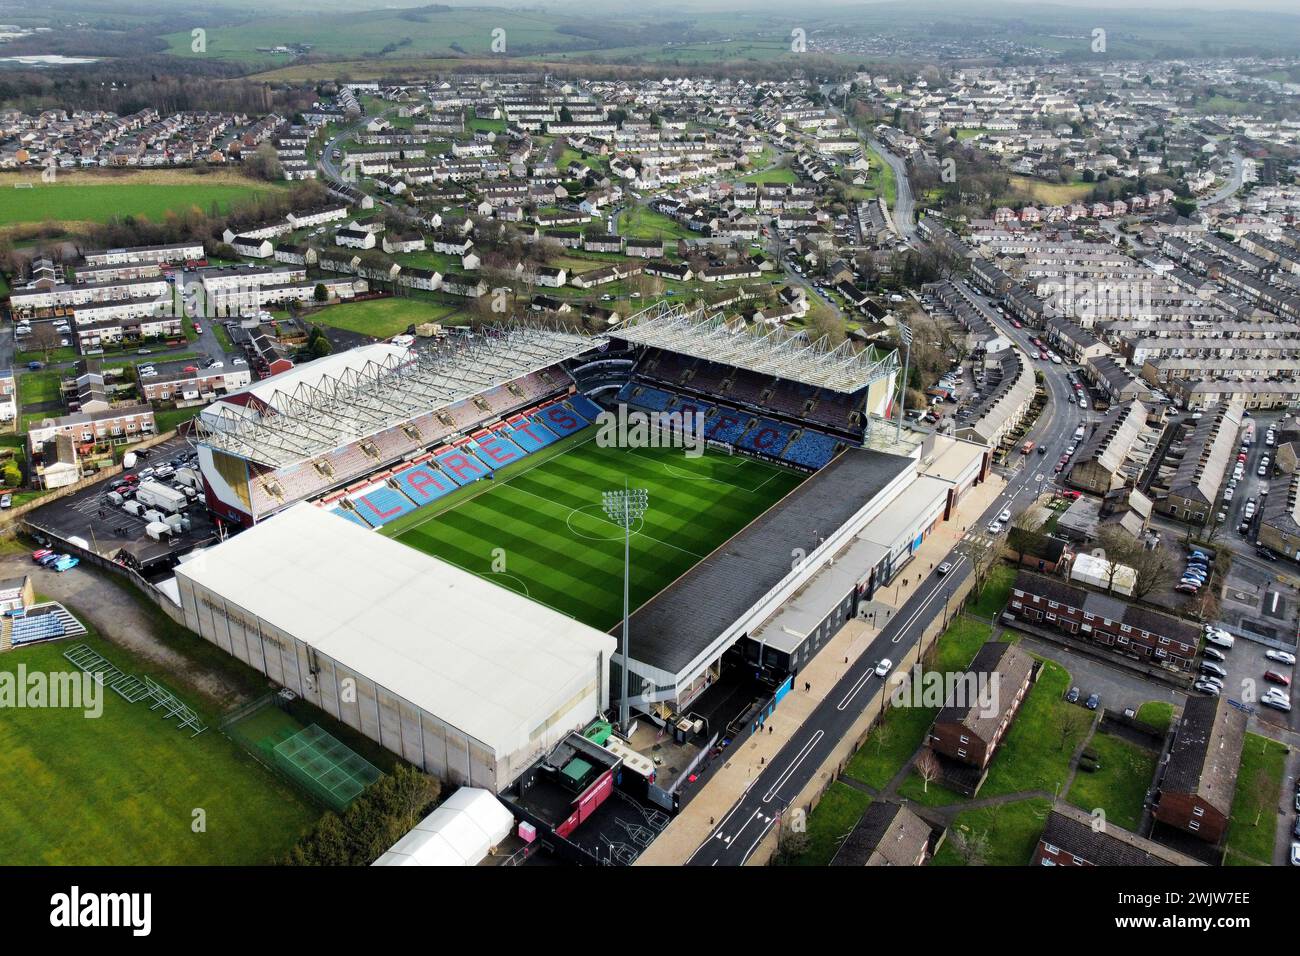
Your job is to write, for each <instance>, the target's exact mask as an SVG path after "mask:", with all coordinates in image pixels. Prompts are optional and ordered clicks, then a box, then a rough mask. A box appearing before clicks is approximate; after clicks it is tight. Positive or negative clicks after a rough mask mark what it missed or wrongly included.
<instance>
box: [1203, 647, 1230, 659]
mask: <svg viewBox="0 0 1300 956" xmlns="http://www.w3.org/2000/svg"><path fill="white" fill-rule="evenodd" d="M1201 653H1202V654H1204V655H1205V656H1206V657H1208V658H1209V659H1210V660H1212V661H1226V660H1227V659H1228V655H1227V654H1225V653H1223V651H1221V650H1219V649H1218V648H1217V647H1207V648H1206V649H1205V650H1204V651H1202V652H1201Z"/></svg>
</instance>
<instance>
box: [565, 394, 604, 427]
mask: <svg viewBox="0 0 1300 956" xmlns="http://www.w3.org/2000/svg"><path fill="white" fill-rule="evenodd" d="M568 404H569V407H571V408H572V409H573V410H574V411H575V412H577V413H578V414H579V415H581V416H582V417H583V418H585V419H586V420H587V421H589V422H594V421H595V420H596V416H597V415H599V414H600V411H601V409H600V406H599V405H597V404H596V403H595V402H593V401H592V400H591V399H589V398H588V397H587V396H586V395H570V396H569V398H568Z"/></svg>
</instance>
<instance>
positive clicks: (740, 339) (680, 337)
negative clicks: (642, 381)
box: [609, 303, 898, 395]
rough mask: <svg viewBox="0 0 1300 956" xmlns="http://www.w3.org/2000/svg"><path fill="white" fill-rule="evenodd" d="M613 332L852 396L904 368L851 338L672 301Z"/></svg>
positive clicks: (627, 338) (891, 357) (616, 335)
mask: <svg viewBox="0 0 1300 956" xmlns="http://www.w3.org/2000/svg"><path fill="white" fill-rule="evenodd" d="M609 335H610V337H611V338H616V339H622V340H624V341H626V342H632V343H635V344H637V345H646V346H650V347H651V348H659V349H664V350H665V351H669V352H677V353H680V354H682V355H690V356H693V357H696V358H703V359H708V360H710V361H714V362H721V363H723V364H726V365H732V366H735V367H736V368H743V369H747V370H749V371H751V372H757V373H758V374H760V375H772V376H775V377H776V378H781V379H785V380H786V381H787V382H799V383H800V384H803V385H811V386H814V387H816V388H824V389H828V390H830V391H833V392H841V393H843V394H846V395H852V394H854V393H856V392H859V391H861V390H862V389H864V388H866V387H867V386H868V385H871V384H872V383H873V382H876V381H878V380H880V379H882V378H885V377H886V376H888V375H890V374H891V373H892V372H894V371H895V370H897V369H898V355H897V353H896V352H889V353H888V354H887V355H885V357H884V358H876V357H875V356H874V355H873V353H872V350H870V349H858V348H856V347H855V346H854V345H853V344H852V343H851V342H849V341H848V340H847V339H846V340H844V341H843V342H841V343H840V344H839V345H832V344H831V342H830V340H829V339H828V338H827V337H825V336H823V337H822V338H820V339H817V340H816V341H812V342H810V341H809V340H808V338H807V336H805V335H804V334H803V333H802V332H791V331H789V330H787V329H785V328H783V327H781V326H776V327H774V328H772V329H770V330H764V331H755V330H751V329H749V328H747V327H743V326H740V327H738V326H736V325H733V324H731V323H728V322H727V321H726V319H725V318H724V317H723V316H722V315H721V314H713V315H709V314H707V313H706V312H705V311H704V310H703V309H696V310H691V309H689V308H687V307H686V306H684V305H677V304H669V303H660V304H658V305H654V306H651V307H650V308H648V309H645V310H643V311H642V312H639V313H637V314H636V315H634V316H632V317H631V318H630V319H629V320H628V324H627V325H626V326H624V327H623V328H620V329H614V330H612V331H610V333H609Z"/></svg>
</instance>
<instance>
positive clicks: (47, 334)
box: [27, 322, 62, 365]
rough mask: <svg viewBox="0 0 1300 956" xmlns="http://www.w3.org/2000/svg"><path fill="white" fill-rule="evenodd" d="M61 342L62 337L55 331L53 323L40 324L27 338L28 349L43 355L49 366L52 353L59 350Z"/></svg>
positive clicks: (34, 327)
mask: <svg viewBox="0 0 1300 956" xmlns="http://www.w3.org/2000/svg"><path fill="white" fill-rule="evenodd" d="M61 341H62V337H61V336H60V335H59V333H58V332H56V331H55V329H54V323H53V322H39V323H37V324H36V325H34V326H32V334H31V335H30V336H28V337H27V347H28V348H29V349H30V350H31V351H33V352H40V353H42V354H43V355H44V356H45V362H46V364H47V365H48V364H49V361H50V353H51V352H53V351H54V350H55V349H57V348H59V346H60V343H61Z"/></svg>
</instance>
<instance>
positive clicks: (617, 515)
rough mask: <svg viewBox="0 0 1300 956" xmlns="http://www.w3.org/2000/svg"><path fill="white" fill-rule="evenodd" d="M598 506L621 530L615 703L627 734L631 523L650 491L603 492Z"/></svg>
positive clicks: (643, 509)
mask: <svg viewBox="0 0 1300 956" xmlns="http://www.w3.org/2000/svg"><path fill="white" fill-rule="evenodd" d="M600 497H601V507H603V508H604V509H605V517H607V518H608V519H609V520H610V521H612V522H613V523H614V524H616V525H618V526H619V527H620V528H622V529H623V650H622V654H621V655H620V657H621V664H620V667H619V669H620V670H621V671H622V678H623V687H622V694H621V696H620V698H619V704H618V727H619V730H620V731H621V732H622V733H624V734H626V733H627V728H628V723H629V714H628V709H629V708H628V699H627V662H628V653H627V651H628V643H627V638H628V631H627V621H628V617H629V616H630V615H629V608H628V580H629V577H630V574H631V568H632V565H631V556H632V525H634V524H635V523H636V522H637V521H639V520H640V519H641V517H642V516H643V515H644V514H645V512H646V508H647V507H648V505H649V497H650V496H649V492H647V491H646V490H645V489H644V488H628V487H627V486H626V484H625V485H624V487H623V490H622V491H605V492H602V493H601V496H600Z"/></svg>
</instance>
